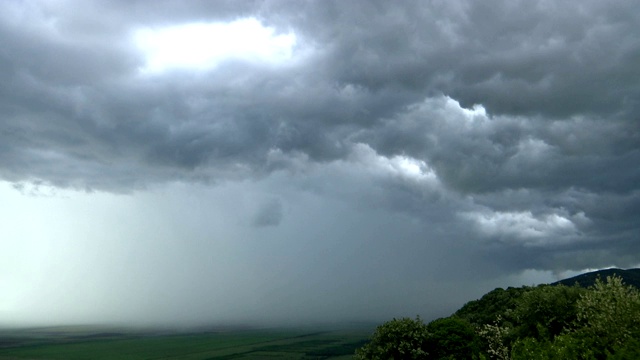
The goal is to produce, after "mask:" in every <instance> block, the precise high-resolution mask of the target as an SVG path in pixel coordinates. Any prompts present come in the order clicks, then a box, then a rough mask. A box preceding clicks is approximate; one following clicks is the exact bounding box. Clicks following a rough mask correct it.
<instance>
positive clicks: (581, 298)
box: [355, 269, 640, 360]
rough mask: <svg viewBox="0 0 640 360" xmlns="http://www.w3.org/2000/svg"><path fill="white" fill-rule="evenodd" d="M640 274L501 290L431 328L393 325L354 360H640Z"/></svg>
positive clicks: (604, 274) (614, 272)
mask: <svg viewBox="0 0 640 360" xmlns="http://www.w3.org/2000/svg"><path fill="white" fill-rule="evenodd" d="M638 273H640V269H632V270H619V269H609V270H603V271H598V272H594V273H588V274H583V275H580V276H578V277H575V278H571V279H566V280H563V281H560V282H557V283H554V284H551V285H539V286H535V287H527V286H525V287H519V288H508V289H506V290H505V289H500V288H498V289H495V290H493V291H491V292H489V293H487V294H486V295H484V296H483V297H482V298H480V299H478V300H474V301H470V302H468V303H467V304H465V305H464V306H463V307H462V308H460V309H459V310H458V311H456V312H455V313H454V314H453V315H451V316H449V317H447V318H442V319H438V320H435V321H432V322H430V323H428V324H425V323H423V321H422V320H421V319H420V318H416V319H410V318H403V319H393V320H391V321H389V322H387V323H385V324H383V325H381V326H379V327H378V328H377V330H376V332H375V333H374V334H373V336H372V337H371V341H370V342H369V343H368V344H366V345H365V346H364V347H362V348H361V349H359V350H358V351H357V353H356V356H355V358H356V359H391V358H393V359H514V360H518V359H640V340H638V339H640V291H639V290H638V287H637V284H638V282H637V281H636V280H637V275H638ZM627 280H629V283H631V284H633V285H628V284H627ZM567 282H570V284H573V285H572V286H567V285H565V284H566V283H567Z"/></svg>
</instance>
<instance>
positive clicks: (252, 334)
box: [0, 327, 371, 360]
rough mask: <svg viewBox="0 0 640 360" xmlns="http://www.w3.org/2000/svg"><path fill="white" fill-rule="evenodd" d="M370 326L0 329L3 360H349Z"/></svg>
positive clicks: (1, 356) (0, 351)
mask: <svg viewBox="0 0 640 360" xmlns="http://www.w3.org/2000/svg"><path fill="white" fill-rule="evenodd" d="M370 334H371V330H370V329H363V328H358V329H349V330H326V329H323V330H317V329H258V330H256V329H251V330H238V329H234V330H207V331H199V332H188V333H187V332H183V333H178V332H171V331H132V330H122V329H103V328H95V327H55V328H54V327H52V328H39V329H22V330H0V359H2V360H14V359H15V360H18V359H30V360H45V359H46V360H58V359H60V360H62V359H64V360H84V359H95V360H106V359H124V360H142V359H147V360H152V359H163V360H170V359H185V360H202V359H333V360H337V359H350V358H351V357H352V355H353V353H354V352H355V349H356V348H358V347H360V346H362V345H363V344H364V343H365V342H366V340H367V338H368V336H369V335H370Z"/></svg>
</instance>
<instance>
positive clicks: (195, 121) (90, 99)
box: [0, 1, 640, 269]
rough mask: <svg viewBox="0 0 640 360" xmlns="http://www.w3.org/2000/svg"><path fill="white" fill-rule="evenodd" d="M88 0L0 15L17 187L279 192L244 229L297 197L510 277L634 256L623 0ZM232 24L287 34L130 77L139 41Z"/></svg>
mask: <svg viewBox="0 0 640 360" xmlns="http://www.w3.org/2000/svg"><path fill="white" fill-rule="evenodd" d="M91 5H92V6H88V5H80V8H78V9H71V7H70V5H68V4H64V3H61V4H49V5H42V4H41V5H35V4H32V5H29V6H30V7H31V8H29V9H27V10H24V9H22V10H21V9H20V5H17V4H4V5H2V6H3V7H4V8H6V9H5V10H6V11H4V14H5V15H0V16H2V18H1V19H2V21H0V38H1V39H3V44H4V45H3V50H2V51H0V84H1V85H0V93H1V94H2V95H1V96H0V116H1V117H2V121H0V176H1V177H2V179H4V180H6V181H9V182H12V183H14V184H15V185H16V187H18V188H20V187H21V186H22V187H24V186H53V187H59V188H71V189H82V190H89V191H106V192H114V193H131V192H135V191H144V189H147V188H149V187H153V186H158V185H161V184H167V183H176V182H178V183H198V184H209V185H210V186H218V185H219V184H224V183H234V182H238V183H242V184H244V185H245V186H248V187H251V186H252V184H256V183H260V182H265V181H267V182H268V181H275V180H273V179H278V183H277V186H276V185H274V189H273V192H274V193H275V194H277V195H274V196H272V197H271V198H270V199H267V200H265V202H264V203H263V204H262V205H260V206H258V207H257V208H256V209H254V210H253V212H252V214H251V215H250V216H251V217H252V220H251V221H250V224H251V225H253V226H255V227H256V228H263V229H271V228H274V227H278V226H281V223H282V222H283V221H284V219H285V218H286V216H287V215H286V209H287V206H288V205H287V203H286V201H285V200H284V199H286V196H285V195H283V194H285V193H286V192H287V191H288V189H289V188H290V187H292V186H293V187H295V188H296V189H303V191H309V192H313V193H319V194H322V196H321V197H320V198H318V199H321V198H325V199H329V198H330V199H339V201H342V202H345V203H357V204H369V205H367V206H372V207H375V208H379V209H383V210H384V211H388V212H389V213H393V214H402V216H409V217H411V218H413V219H414V220H416V221H418V222H419V223H420V224H423V225H424V226H426V227H429V226H431V225H432V224H438V225H437V226H436V225H433V226H434V227H437V228H438V231H437V234H438V236H439V237H441V238H443V239H449V238H450V239H451V241H452V242H458V243H460V244H464V245H465V246H468V247H469V248H470V249H474V251H477V254H478V255H477V256H478V257H486V258H487V259H488V258H491V257H494V258H495V259H496V260H495V261H496V262H498V263H499V265H500V266H502V267H504V268H509V269H525V268H543V269H562V268H567V269H571V268H574V269H575V268H580V267H596V266H606V265H611V264H616V265H618V266H629V265H633V264H634V261H637V260H636V259H637V258H638V257H637V256H638V255H640V249H639V245H638V244H639V243H638V240H639V239H638V237H637V236H638V235H637V234H638V233H639V231H638V230H640V229H639V228H638V224H640V191H639V188H638V184H640V170H638V166H637V164H640V127H639V124H640V122H639V121H638V115H637V114H638V112H639V110H640V106H639V103H638V99H640V87H639V86H638V84H637V80H636V79H638V78H640V67H639V66H638V64H639V63H640V43H639V42H638V40H637V39H640V33H639V32H640V28H638V26H637V24H638V23H640V21H639V20H640V19H638V16H639V15H638V14H640V12H639V11H637V9H635V8H636V7H637V5H636V4H634V3H633V2H625V1H621V2H616V3H615V4H603V3H600V2H595V1H594V2H589V1H587V2H580V3H562V4H555V3H549V2H530V1H522V2H496V1H490V2H482V3H477V2H465V1H459V2H447V3H442V4H425V3H423V2H415V3H414V2H404V3H402V4H397V3H391V2H367V4H357V6H356V4H355V3H346V2H312V3H304V4H290V3H286V2H266V3H253V2H245V3H243V4H236V3H234V2H229V3H216V4H210V3H208V2H202V3H200V2H196V3H193V4H190V5H188V6H187V5H184V6H177V5H175V3H173V2H158V3H154V5H153V6H154V8H156V11H153V12H145V11H143V10H144V6H145V5H144V4H143V3H140V4H137V5H133V11H128V10H127V9H129V7H128V6H127V7H126V8H125V6H124V4H111V3H107V2H94V3H92V4H91ZM100 14H104V15H105V16H99V15H100ZM250 17H254V19H259V21H260V23H261V24H264V25H265V26H269V27H270V28H271V29H274V30H273V31H274V32H273V34H275V35H274V36H285V35H287V34H295V40H296V41H295V44H294V45H291V46H292V47H291V53H290V54H288V57H287V60H286V61H281V62H277V61H276V62H273V61H260V60H259V59H258V61H254V60H247V59H246V58H242V57H240V58H233V57H231V58H228V59H226V60H224V61H221V62H218V63H216V66H215V67H205V68H202V67H199V68H197V69H188V68H186V69H185V68H170V69H164V70H162V71H160V70H158V71H156V72H154V73H148V72H145V71H141V69H144V66H145V61H147V59H146V58H145V56H146V55H145V54H144V53H142V50H141V49H140V48H137V47H136V43H135V41H134V40H135V39H134V38H135V37H134V35H133V34H135V31H136V29H141V28H157V27H161V26H164V25H165V24H166V23H167V21H169V20H171V21H174V22H176V23H178V24H180V23H186V22H188V21H191V19H197V21H200V22H203V21H205V20H206V19H209V20H210V21H211V22H232V21H236V20H237V19H238V18H250ZM87 18H96V19H99V20H97V21H96V22H95V23H94V22H92V23H88V22H86V21H85V19H87ZM203 19H205V20H203ZM203 46H205V45H203ZM269 179H271V180H269ZM283 179H285V180H283ZM286 179H288V180H286ZM28 184H30V185H28ZM363 184H366V186H365V185H363ZM319 201H320V200H319ZM454 229H455V230H454ZM415 241H424V240H421V239H419V238H416V239H415ZM440 241H445V240H440ZM505 254H513V256H505Z"/></svg>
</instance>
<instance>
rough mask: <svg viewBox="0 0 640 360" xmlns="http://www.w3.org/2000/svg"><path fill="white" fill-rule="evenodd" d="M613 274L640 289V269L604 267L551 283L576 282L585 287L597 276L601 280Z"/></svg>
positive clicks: (569, 283)
mask: <svg viewBox="0 0 640 360" xmlns="http://www.w3.org/2000/svg"><path fill="white" fill-rule="evenodd" d="M613 275H615V276H618V277H620V278H622V282H623V283H625V284H627V285H631V286H634V287H636V288H638V289H640V269H627V270H625V269H604V270H598V271H592V272H588V273H584V274H580V275H578V276H574V277H572V278H568V279H563V280H560V281H556V282H554V283H552V284H551V285H560V284H562V285H566V286H573V285H575V284H578V285H579V286H581V287H584V288H587V287H589V286H592V285H593V284H595V282H596V279H598V277H599V278H600V279H601V280H602V281H605V280H606V279H607V276H613Z"/></svg>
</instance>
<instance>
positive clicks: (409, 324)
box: [355, 316, 428, 360]
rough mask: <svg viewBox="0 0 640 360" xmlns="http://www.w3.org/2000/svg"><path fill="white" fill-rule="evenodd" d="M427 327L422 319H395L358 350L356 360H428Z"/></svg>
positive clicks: (381, 326) (376, 332)
mask: <svg viewBox="0 0 640 360" xmlns="http://www.w3.org/2000/svg"><path fill="white" fill-rule="evenodd" d="M427 338H428V331H427V326H426V325H425V324H424V323H423V322H422V320H421V319H420V317H419V316H418V317H416V319H415V320H414V319H411V318H402V319H395V318H394V319H393V320H391V321H388V322H386V323H384V324H382V325H380V326H378V328H376V331H375V332H374V333H373V335H372V337H371V341H370V342H369V343H367V344H366V345H365V346H363V347H362V348H360V349H358V350H356V355H355V358H356V359H362V360H364V359H371V360H378V359H380V360H388V359H396V360H400V359H427V358H428V357H427V356H428V353H427Z"/></svg>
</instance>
